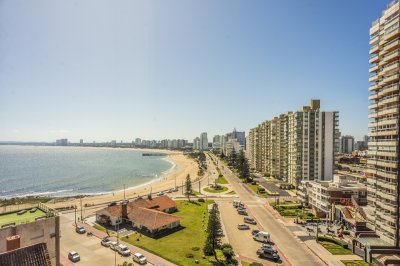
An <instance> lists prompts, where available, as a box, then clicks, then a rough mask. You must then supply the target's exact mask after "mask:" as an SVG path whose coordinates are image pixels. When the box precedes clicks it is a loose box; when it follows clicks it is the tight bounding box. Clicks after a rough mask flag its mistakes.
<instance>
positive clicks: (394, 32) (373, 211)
mask: <svg viewBox="0 0 400 266" xmlns="http://www.w3.org/2000/svg"><path fill="white" fill-rule="evenodd" d="M399 10H400V4H399V1H394V2H392V3H391V4H389V5H388V7H387V8H386V9H385V10H384V11H383V12H382V15H381V17H380V18H378V19H377V20H376V21H374V22H373V23H372V26H371V28H370V41H369V44H370V50H369V53H370V59H369V63H370V68H369V72H370V77H369V82H370V86H369V91H370V95H369V97H368V99H369V100H370V104H369V106H368V109H369V110H370V114H369V115H368V118H369V119H370V121H369V124H368V128H369V142H368V155H369V156H368V162H367V165H368V172H369V174H370V177H369V178H368V180H367V181H368V203H369V211H368V212H367V226H368V227H369V228H370V229H372V230H374V231H375V232H376V233H377V234H378V235H379V236H380V237H381V239H383V240H384V241H386V242H387V243H388V244H389V245H394V246H396V247H399V218H400V217H399V194H400V193H399V182H400V176H399V124H400V121H399V118H400V112H399V106H400V103H399V99H400V98H399V97H400V96H399V92H400V87H399V81H400V74H399V73H400V18H399Z"/></svg>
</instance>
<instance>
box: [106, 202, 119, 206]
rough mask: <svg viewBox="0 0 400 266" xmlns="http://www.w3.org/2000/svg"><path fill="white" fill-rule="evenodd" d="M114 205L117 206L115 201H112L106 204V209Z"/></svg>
mask: <svg viewBox="0 0 400 266" xmlns="http://www.w3.org/2000/svg"><path fill="white" fill-rule="evenodd" d="M115 205H117V203H116V202H115V201H113V202H110V203H109V204H108V207H111V206H115Z"/></svg>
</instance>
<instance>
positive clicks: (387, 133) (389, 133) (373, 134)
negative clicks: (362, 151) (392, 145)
mask: <svg viewBox="0 0 400 266" xmlns="http://www.w3.org/2000/svg"><path fill="white" fill-rule="evenodd" d="M397 133H398V132H397V130H380V131H373V132H370V133H369V135H370V136H371V137H380V136H393V135H397Z"/></svg>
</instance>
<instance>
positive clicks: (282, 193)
mask: <svg viewBox="0 0 400 266" xmlns="http://www.w3.org/2000/svg"><path fill="white" fill-rule="evenodd" d="M257 181H258V182H260V184H261V185H262V186H264V187H265V188H266V189H268V190H269V191H271V192H273V193H279V196H283V197H289V196H290V194H289V193H288V192H287V191H285V190H283V189H281V188H279V187H278V186H277V185H275V184H274V183H273V182H268V181H266V180H265V179H264V178H259V179H257Z"/></svg>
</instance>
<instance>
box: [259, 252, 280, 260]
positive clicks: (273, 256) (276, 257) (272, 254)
mask: <svg viewBox="0 0 400 266" xmlns="http://www.w3.org/2000/svg"><path fill="white" fill-rule="evenodd" d="M257 255H258V256H259V257H260V258H263V259H270V260H273V261H275V262H276V261H279V260H280V257H279V255H278V253H276V252H269V251H266V250H262V249H259V250H257Z"/></svg>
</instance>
